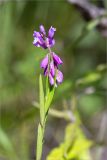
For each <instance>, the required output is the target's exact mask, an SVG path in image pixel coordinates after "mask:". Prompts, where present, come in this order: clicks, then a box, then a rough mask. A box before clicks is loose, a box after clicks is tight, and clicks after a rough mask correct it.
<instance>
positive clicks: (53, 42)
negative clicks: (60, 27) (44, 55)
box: [49, 38, 55, 47]
mask: <svg viewBox="0 0 107 160" xmlns="http://www.w3.org/2000/svg"><path fill="white" fill-rule="evenodd" d="M54 45H55V40H54V39H52V38H49V46H50V47H53V46H54Z"/></svg>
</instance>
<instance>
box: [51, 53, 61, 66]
mask: <svg viewBox="0 0 107 160" xmlns="http://www.w3.org/2000/svg"><path fill="white" fill-rule="evenodd" d="M52 55H53V59H54V62H55V64H56V65H58V64H62V63H63V62H62V60H61V58H60V57H59V56H58V55H56V54H55V53H54V52H53V53H52Z"/></svg>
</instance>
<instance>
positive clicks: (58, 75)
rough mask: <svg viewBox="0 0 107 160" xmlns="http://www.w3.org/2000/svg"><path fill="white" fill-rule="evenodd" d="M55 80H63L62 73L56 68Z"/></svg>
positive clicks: (60, 81)
mask: <svg viewBox="0 0 107 160" xmlns="http://www.w3.org/2000/svg"><path fill="white" fill-rule="evenodd" d="M56 80H57V82H58V83H62V81H63V74H62V72H61V71H60V70H57V75H56Z"/></svg>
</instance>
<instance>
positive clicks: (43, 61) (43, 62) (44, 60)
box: [40, 55, 48, 69]
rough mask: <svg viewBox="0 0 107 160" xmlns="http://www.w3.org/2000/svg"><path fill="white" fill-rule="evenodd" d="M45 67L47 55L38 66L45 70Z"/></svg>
mask: <svg viewBox="0 0 107 160" xmlns="http://www.w3.org/2000/svg"><path fill="white" fill-rule="evenodd" d="M47 65H48V55H46V57H45V58H44V59H43V60H42V62H41V65H40V66H41V68H44V69H46V67H47Z"/></svg>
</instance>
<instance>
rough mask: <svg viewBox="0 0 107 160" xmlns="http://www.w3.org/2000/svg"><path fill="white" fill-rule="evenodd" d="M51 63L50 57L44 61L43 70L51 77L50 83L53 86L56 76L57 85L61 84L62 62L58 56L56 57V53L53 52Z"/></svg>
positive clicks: (42, 63)
mask: <svg viewBox="0 0 107 160" xmlns="http://www.w3.org/2000/svg"><path fill="white" fill-rule="evenodd" d="M51 59H52V60H51V62H50V63H49V60H48V55H46V57H45V58H44V59H43V60H42V62H41V65H40V66H41V68H43V69H44V75H45V76H48V77H49V82H50V84H51V85H54V80H55V76H56V83H57V84H60V83H62V81H63V74H62V72H61V71H60V70H59V69H58V65H60V64H62V63H63V62H62V60H61V59H60V57H59V56H58V55H56V54H55V53H54V52H52V55H51Z"/></svg>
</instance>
